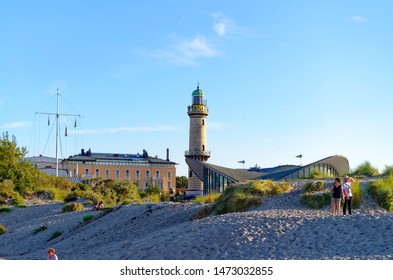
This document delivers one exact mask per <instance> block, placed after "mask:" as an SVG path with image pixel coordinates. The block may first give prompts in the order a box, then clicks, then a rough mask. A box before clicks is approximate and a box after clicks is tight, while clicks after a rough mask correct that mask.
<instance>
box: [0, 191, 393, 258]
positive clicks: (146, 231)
mask: <svg viewBox="0 0 393 280" xmlns="http://www.w3.org/2000/svg"><path fill="white" fill-rule="evenodd" d="M364 184H365V183H364ZM300 193H301V185H300V184H299V183H294V188H293V190H292V191H291V192H289V193H286V194H282V195H278V196H273V197H266V198H265V199H264V200H263V202H262V204H261V205H260V206H258V207H256V208H254V209H252V210H251V211H248V212H242V213H230V214H226V215H220V216H209V217H207V218H204V219H200V220H193V217H194V216H195V214H196V213H197V212H198V211H199V210H200V209H202V207H203V205H201V204H196V203H185V204H181V203H157V204H146V205H127V206H121V207H114V208H113V209H112V210H111V211H108V212H97V211H91V210H90V208H89V209H85V210H84V211H80V212H73V213H62V212H61V209H62V207H63V205H64V204H62V203H54V204H46V205H33V206H28V207H27V208H14V209H13V211H11V212H10V213H0V224H3V225H4V226H5V227H6V228H7V229H8V232H7V233H5V234H3V235H1V236H0V258H5V259H19V260H23V259H45V258H46V251H47V248H48V247H54V248H55V249H56V250H57V253H58V256H59V259H69V260H82V259H83V260H89V259H92V260H98V259H110V260H118V259H129V260H132V259H137V260H144V259H146V260H149V259H152V260H154V259H158V260H168V259H171V260H178V259H181V260H196V259H203V260H212V259H224V260H235V259H242V260H247V259H278V260H282V259H302V260H306V259H313V260H320V259H393V223H392V222H393V216H392V214H390V213H387V212H386V211H385V210H383V209H381V208H380V207H378V206H377V205H376V204H375V203H374V201H373V200H372V199H371V198H370V197H369V195H368V194H365V197H364V201H363V203H362V206H361V207H360V209H355V210H353V214H352V215H351V216H338V217H331V212H330V207H326V208H324V209H322V210H310V209H308V208H306V207H305V206H303V205H302V204H301V203H300V201H299V196H300ZM90 214H92V215H95V217H94V218H93V219H91V220H90V221H88V222H82V218H83V217H84V216H85V215H90ZM43 224H45V225H47V226H48V228H47V229H46V230H45V231H43V232H40V233H37V234H33V231H34V230H35V229H36V228H38V227H40V226H41V225H43ZM55 231H61V232H62V235H61V236H59V237H58V238H56V239H54V240H52V241H47V240H48V239H49V238H50V237H51V235H52V234H53V232H55Z"/></svg>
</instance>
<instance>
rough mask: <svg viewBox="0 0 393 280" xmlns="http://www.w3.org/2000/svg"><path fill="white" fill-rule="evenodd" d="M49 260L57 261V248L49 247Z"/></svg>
mask: <svg viewBox="0 0 393 280" xmlns="http://www.w3.org/2000/svg"><path fill="white" fill-rule="evenodd" d="M48 260H50V261H57V260H58V258H57V255H56V254H55V249H53V248H49V249H48Z"/></svg>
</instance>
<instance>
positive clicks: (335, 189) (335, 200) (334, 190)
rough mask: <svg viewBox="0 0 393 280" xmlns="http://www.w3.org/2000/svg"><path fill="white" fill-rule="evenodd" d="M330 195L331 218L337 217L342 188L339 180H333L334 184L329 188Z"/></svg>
mask: <svg viewBox="0 0 393 280" xmlns="http://www.w3.org/2000/svg"><path fill="white" fill-rule="evenodd" d="M330 193H331V194H332V216H334V215H336V216H338V215H339V213H340V201H341V196H342V188H341V181H340V178H336V179H335V180H334V184H333V185H332V186H331V188H330Z"/></svg>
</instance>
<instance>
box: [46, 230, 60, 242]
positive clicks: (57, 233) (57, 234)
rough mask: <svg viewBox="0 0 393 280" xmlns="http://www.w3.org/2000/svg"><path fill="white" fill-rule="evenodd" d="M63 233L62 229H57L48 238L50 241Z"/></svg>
mask: <svg viewBox="0 0 393 280" xmlns="http://www.w3.org/2000/svg"><path fill="white" fill-rule="evenodd" d="M61 234H62V232H61V231H59V230H58V231H55V232H54V233H53V234H52V236H51V237H50V238H49V239H48V242H49V241H51V240H53V239H55V238H57V237H59V236H60V235H61Z"/></svg>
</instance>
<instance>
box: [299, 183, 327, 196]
mask: <svg viewBox="0 0 393 280" xmlns="http://www.w3.org/2000/svg"><path fill="white" fill-rule="evenodd" d="M325 188H326V187H325V182H323V181H314V182H309V183H305V184H304V186H303V192H305V193H308V192H319V191H323V190H325Z"/></svg>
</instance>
